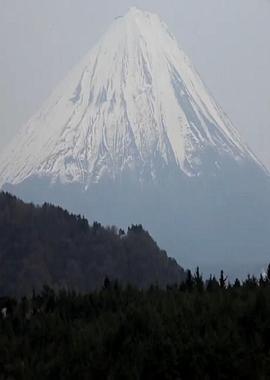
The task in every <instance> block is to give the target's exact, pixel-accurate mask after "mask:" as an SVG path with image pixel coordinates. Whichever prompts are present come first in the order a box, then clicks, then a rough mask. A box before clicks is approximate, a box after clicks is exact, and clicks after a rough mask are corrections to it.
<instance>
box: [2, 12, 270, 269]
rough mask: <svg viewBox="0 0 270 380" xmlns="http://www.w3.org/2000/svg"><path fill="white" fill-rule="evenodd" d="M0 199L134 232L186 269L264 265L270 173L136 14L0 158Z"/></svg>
mask: <svg viewBox="0 0 270 380" xmlns="http://www.w3.org/2000/svg"><path fill="white" fill-rule="evenodd" d="M232 91H233V86H232ZM0 188H2V189H5V190H7V191H10V192H12V193H14V194H16V195H18V196H20V197H21V198H23V199H24V200H27V201H34V202H36V203H41V202H44V201H46V202H52V203H55V204H59V205H61V206H63V207H65V208H68V209H69V210H71V211H74V212H76V213H81V214H84V215H85V216H87V217H88V218H89V219H90V220H91V221H93V220H98V221H100V222H102V223H103V224H104V223H108V224H115V225H118V226H122V227H125V226H127V225H130V224H131V223H142V224H143V225H144V226H145V227H146V228H148V229H149V230H150V232H151V234H152V235H153V236H154V237H155V238H156V239H157V240H158V243H159V244H160V245H161V246H162V247H164V248H165V249H167V250H168V252H169V254H170V255H174V256H175V257H177V258H178V259H179V262H180V263H181V264H182V265H183V266H184V267H190V266H195V265H199V266H201V268H202V269H203V270H205V271H206V272H209V271H212V270H213V271H217V270H219V269H221V268H223V269H225V270H226V269H228V271H230V273H233V274H237V275H238V274H239V273H240V274H241V273H244V274H245V275H246V274H247V273H248V272H251V273H253V272H254V271H256V270H261V268H262V267H263V266H264V265H266V264H267V263H268V262H269V261H270V257H269V247H270V234H269V231H270V197H269V194H270V181H269V176H268V173H267V172H266V170H265V169H264V167H263V165H262V164H261V163H260V162H259V161H258V160H257V159H256V157H255V156H254V155H253V153H252V152H251V151H250V150H249V149H248V147H247V146H246V145H245V144H243V142H242V141H241V139H240V136H239V134H238V132H237V131H236V130H235V129H234V128H233V126H232V124H231V122H230V121H229V119H228V118H227V117H226V115H225V114H224V112H223V111H222V110H221V109H220V107H219V106H218V105H217V103H216V102H215V101H214V99H213V98H212V96H211V95H210V94H209V92H208V90H207V89H206V87H205V85H204V84H203V82H202V80H201V79H200V77H199V75H198V74H197V72H196V70H195V69H194V67H193V66H192V63H191V62H190V60H189V58H188V57H187V56H186V55H185V53H184V52H183V51H182V49H181V48H180V47H179V46H178V44H177V41H176V39H175V38H174V37H173V36H172V34H171V33H170V32H169V30H168V27H167V26H166V25H165V24H164V23H163V22H162V21H161V20H160V19H159V17H158V16H156V15H153V14H151V13H148V12H142V11H140V10H138V9H136V8H132V9H131V10H130V11H129V12H128V13H127V14H126V15H125V16H124V17H119V18H117V19H116V20H115V21H114V22H113V24H112V25H111V27H110V28H109V30H108V32H107V33H106V34H105V35H104V36H103V37H102V38H101V40H100V41H99V42H98V43H97V45H96V46H95V47H94V48H93V49H92V50H91V51H90V52H89V54H88V55H87V56H86V57H85V58H84V59H83V60H82V61H81V63H79V65H78V66H77V67H75V68H74V69H73V70H72V71H71V72H70V73H69V75H68V76H67V78H66V79H65V80H64V81H63V82H62V83H61V84H60V85H59V86H58V87H57V88H56V90H55V91H54V92H53V94H52V95H51V96H50V97H49V99H48V100H47V101H46V102H45V104H44V105H43V106H42V107H41V109H40V110H39V111H38V112H37V113H36V115H34V116H33V118H32V119H31V120H30V121H29V122H28V123H27V124H26V125H25V126H24V127H23V128H22V129H21V131H20V133H19V134H18V135H17V136H16V138H15V139H14V141H13V142H12V143H11V144H10V146H9V147H8V148H7V149H6V150H5V152H4V153H3V154H2V155H1V156H0Z"/></svg>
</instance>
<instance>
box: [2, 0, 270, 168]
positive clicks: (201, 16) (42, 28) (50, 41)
mask: <svg viewBox="0 0 270 380" xmlns="http://www.w3.org/2000/svg"><path fill="white" fill-rule="evenodd" d="M132 5H136V6H138V7H140V8H143V9H147V10H149V11H153V12H156V13H158V14H159V15H160V16H161V18H163V19H164V20H165V21H166V22H167V24H168V25H169V28H170V29H171V31H172V32H173V33H174V34H175V35H176V37H177V39H178V40H179V43H180V45H182V47H183V48H184V49H185V51H186V52H187V54H188V55H189V56H190V57H191V59H192V60H193V63H194V64H195V66H196V68H197V70H198V71H199V72H200V74H201V76H202V78H203V80H204V82H205V83H206V84H207V86H208V88H209V89H210V90H211V92H212V94H213V95H214V96H215V98H216V100H217V101H218V102H219V103H220V104H221V106H222V107H223V109H224V110H225V112H226V113H227V114H228V115H229V117H230V118H231V119H232V121H233V123H234V125H235V126H236V127H237V128H238V129H239V131H240V132H241V134H242V136H243V138H244V140H245V141H246V142H248V143H249V145H250V146H251V148H252V149H253V150H254V151H255V153H256V154H257V155H258V156H259V157H260V158H261V159H262V160H263V162H264V163H265V164H266V165H268V167H269V169H270V2H269V1H268V0H203V1H202V0H0V151H1V150H2V149H3V147H4V146H5V145H6V144H7V143H8V141H10V139H11V138H12V136H13V135H14V134H15V133H16V131H17V130H18V128H19V127H20V126H21V125H22V124H23V123H24V122H25V121H27V119H28V118H29V117H30V116H31V115H32V114H33V113H34V112H35V111H36V110H37V109H38V107H39V106H40V105H41V103H42V102H43V101H44V100H45V98H46V97H47V96H48V95H49V94H50V92H51V90H52V89H53V88H54V86H55V85H56V84H57V82H58V81H60V80H61V79H62V78H64V77H65V75H66V73H67V71H68V70H69V69H71V68H72V66H73V65H74V64H76V63H77V62H78V61H79V60H80V58H81V57H82V56H83V55H84V54H85V53H86V52H87V51H88V50H89V49H90V48H91V47H92V46H93V44H94V43H95V41H97V39H98V38H99V37H100V35H101V34H102V33H103V32H104V31H105V30H106V29H107V27H108V26H109V24H110V23H111V22H112V20H113V18H114V17H116V16H118V15H122V14H124V13H125V12H126V11H127V10H128V8H129V7H130V6H132Z"/></svg>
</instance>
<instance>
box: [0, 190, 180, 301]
mask: <svg viewBox="0 0 270 380" xmlns="http://www.w3.org/2000/svg"><path fill="white" fill-rule="evenodd" d="M106 276H107V277H109V278H110V279H112V280H114V279H117V280H119V281H120V282H121V283H123V284H125V283H131V284H132V285H135V286H138V287H147V286H149V285H150V284H153V283H157V284H159V285H160V286H162V287H164V286H166V285H167V284H170V283H179V282H180V281H181V280H182V279H183V278H184V271H183V269H182V268H181V267H180V266H178V265H177V263H176V261H175V260H173V259H170V258H168V256H167V254H166V252H164V251H162V250H160V249H159V247H158V246H157V244H156V243H155V241H154V240H153V239H152V238H151V236H150V235H149V233H148V232H146V231H145V230H144V229H143V228H142V226H140V225H138V226H132V227H130V228H129V229H128V231H127V232H126V233H125V232H124V231H122V230H120V231H119V230H118V229H117V228H116V227H107V228H104V227H103V226H102V225H101V224H99V223H97V222H95V223H94V224H93V225H92V226H89V224H88V222H87V220H86V219H84V218H83V217H80V216H74V215H71V214H69V213H68V212H67V211H64V210H63V209H61V208H60V207H55V206H52V205H49V204H44V205H43V206H41V207H36V206H34V205H33V204H26V203H24V202H22V201H20V200H18V199H17V198H15V197H13V196H11V195H10V194H7V193H0V295H6V294H8V295H21V294H24V295H25V294H29V293H31V292H32V289H33V287H34V288H35V289H36V290H39V289H40V288H41V287H42V286H43V285H44V284H48V285H50V286H53V287H55V288H63V287H64V288H69V289H74V290H78V291H81V292H87V291H90V290H93V289H95V288H100V287H101V286H102V284H103V282H104V278H105V277H106Z"/></svg>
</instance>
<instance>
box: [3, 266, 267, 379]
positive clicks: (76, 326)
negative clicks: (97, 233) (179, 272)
mask: <svg viewBox="0 0 270 380" xmlns="http://www.w3.org/2000/svg"><path fill="white" fill-rule="evenodd" d="M0 302H1V305H2V306H1V307H2V310H3V307H5V308H6V309H5V311H6V314H5V316H2V319H1V320H0V373H1V375H0V379H1V380H2V379H39V380H42V379H65V380H68V379H95V380H98V379H102V380H103V379H117V380H119V379H125V380H126V379H132V380H133V379H134V380H135V379H149V380H150V379H155V380H157V379H162V380H163V379H172V380H174V379H194V380H196V379H200V380H202V379H208V380H210V379H214V380H218V379H269V378H270V270H269V271H268V276H267V277H266V278H262V277H261V279H260V280H259V281H257V280H256V279H255V278H248V279H247V280H246V281H244V282H243V283H242V284H240V282H239V281H238V280H237V281H236V282H235V284H234V285H233V286H231V285H227V284H226V280H225V279H224V276H223V275H221V276H220V279H219V280H216V279H215V278H211V279H209V280H208V281H206V282H203V281H202V278H201V276H200V273H199V271H197V272H196V274H195V275H194V276H191V274H190V273H189V275H188V276H187V279H186V281H185V283H183V284H182V285H180V286H177V285H176V286H171V287H168V288H167V289H166V290H165V289H163V290H162V289H160V288H158V287H156V286H152V287H150V288H149V289H147V290H139V289H136V288H133V287H131V286H126V287H121V286H120V285H119V284H118V283H117V282H113V283H111V282H110V281H109V280H108V279H106V280H105V282H104V286H103V289H101V290H100V291H99V292H93V293H91V294H87V295H80V294H76V293H74V292H66V291H59V292H56V293H55V292H54V291H53V290H52V289H50V288H47V287H46V288H44V290H43V291H42V292H41V294H40V295H35V294H33V295H32V297H30V298H23V299H22V300H21V301H19V302H18V303H17V302H16V301H15V300H12V299H2V300H0Z"/></svg>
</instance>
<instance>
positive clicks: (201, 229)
mask: <svg viewBox="0 0 270 380" xmlns="http://www.w3.org/2000/svg"><path fill="white" fill-rule="evenodd" d="M159 178H162V180H159V181H156V182H154V181H149V182H147V181H145V182H143V183H138V181H136V179H134V180H133V179H132V178H131V177H125V178H124V177H123V178H121V180H117V181H115V182H113V181H108V182H107V183H106V182H105V181H103V182H102V183H99V184H96V185H92V186H90V187H89V188H88V189H87V190H85V188H83V186H82V185H79V184H65V185H63V184H60V183H54V184H51V183H50V181H49V180H48V179H45V178H37V177H36V178H30V179H28V180H26V181H24V182H23V183H21V184H20V185H17V186H10V185H9V186H5V189H6V190H8V191H10V192H12V193H14V194H16V195H17V196H19V197H22V198H23V199H24V200H26V201H33V202H36V203H42V202H44V201H49V202H52V203H54V204H59V205H61V206H62V207H65V208H67V209H68V210H70V211H72V212H75V213H80V214H82V215H85V216H86V217H87V218H88V219H89V220H90V221H91V222H93V221H95V220H98V221H99V222H101V223H103V224H110V225H117V226H123V227H127V226H128V225H130V224H132V223H133V224H134V223H135V224H138V223H142V224H143V225H144V226H145V227H146V228H147V229H148V230H149V231H150V233H151V234H152V236H154V238H155V239H156V240H157V241H158V243H159V244H160V245H161V246H162V247H164V248H165V249H166V250H167V251H168V252H169V253H170V255H172V256H173V257H175V258H176V259H177V260H179V262H181V264H182V265H184V266H185V267H186V268H192V269H193V268H194V267H196V266H197V265H199V266H200V268H201V269H202V271H203V272H204V273H205V274H209V273H218V272H219V270H220V269H222V268H223V269H224V270H225V271H226V272H227V273H228V274H229V275H230V276H232V277H235V276H240V277H242V276H245V275H247V273H252V274H253V273H255V274H258V273H259V272H261V271H262V270H263V268H265V267H266V265H267V264H268V262H269V260H270V233H269V231H270V184H269V177H267V176H266V175H265V173H263V172H262V171H260V170H258V167H257V166H256V165H253V164H252V163H251V162H246V163H245V165H242V166H237V165H231V162H229V161H227V162H226V163H224V167H223V168H222V176H221V175H220V176H218V175H213V176H211V177H210V176H208V177H206V176H202V177H200V176H199V177H187V176H185V175H178V176H176V175H175V173H171V174H170V172H167V173H166V174H165V173H163V175H162V176H159Z"/></svg>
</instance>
